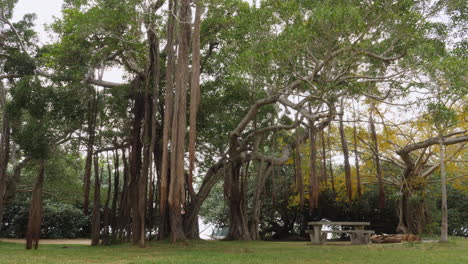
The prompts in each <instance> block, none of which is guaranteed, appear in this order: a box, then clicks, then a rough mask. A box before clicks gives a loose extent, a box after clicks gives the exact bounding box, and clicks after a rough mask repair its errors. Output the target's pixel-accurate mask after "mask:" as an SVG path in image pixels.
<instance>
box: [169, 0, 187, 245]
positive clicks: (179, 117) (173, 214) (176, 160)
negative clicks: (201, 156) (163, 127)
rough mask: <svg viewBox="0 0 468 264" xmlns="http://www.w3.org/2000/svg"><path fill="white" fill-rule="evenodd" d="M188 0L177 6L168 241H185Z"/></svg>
mask: <svg viewBox="0 0 468 264" xmlns="http://www.w3.org/2000/svg"><path fill="white" fill-rule="evenodd" d="M190 12H191V10H190V0H182V4H181V7H180V14H179V18H180V23H179V26H180V30H179V34H180V35H179V43H180V44H179V53H178V58H177V59H178V60H177V66H176V72H175V81H176V84H175V87H176V88H175V99H174V103H175V104H174V113H173V114H174V115H173V118H172V142H171V143H172V144H171V148H172V147H173V148H172V152H171V162H170V163H171V169H170V170H171V182H170V185H169V200H168V201H169V215H170V219H169V222H170V225H171V241H172V242H175V241H180V240H182V241H183V240H185V239H186V237H185V233H184V227H183V219H182V213H183V210H184V208H183V205H184V202H185V190H184V187H185V170H184V163H185V162H184V154H185V131H186V110H187V109H186V96H187V95H186V93H187V86H188V77H189V76H188V75H189V68H188V63H189V47H190V31H191V30H190Z"/></svg>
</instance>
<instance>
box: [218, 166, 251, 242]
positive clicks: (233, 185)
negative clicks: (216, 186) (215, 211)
mask: <svg viewBox="0 0 468 264" xmlns="http://www.w3.org/2000/svg"><path fill="white" fill-rule="evenodd" d="M241 166H242V165H241V163H240V162H239V161H231V162H230V163H229V164H228V166H227V168H226V171H225V177H224V194H225V196H226V198H227V199H228V202H229V233H228V235H227V237H226V240H251V237H250V232H249V228H248V225H247V212H246V210H245V209H244V207H243V206H242V205H243V203H244V199H245V196H244V195H243V193H242V192H241V191H240V189H239V185H240V181H239V180H240V170H241Z"/></svg>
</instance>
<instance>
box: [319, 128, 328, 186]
mask: <svg viewBox="0 0 468 264" xmlns="http://www.w3.org/2000/svg"><path fill="white" fill-rule="evenodd" d="M320 140H321V143H322V181H323V182H324V184H325V188H328V179H327V178H328V177H327V152H326V143H325V127H324V128H322V129H321V130H320Z"/></svg>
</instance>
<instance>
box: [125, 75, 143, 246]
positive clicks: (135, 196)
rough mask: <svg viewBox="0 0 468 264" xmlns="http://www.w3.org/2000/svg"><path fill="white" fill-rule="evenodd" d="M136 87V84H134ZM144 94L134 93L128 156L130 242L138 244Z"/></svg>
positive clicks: (141, 186) (140, 228) (140, 220)
mask: <svg viewBox="0 0 468 264" xmlns="http://www.w3.org/2000/svg"><path fill="white" fill-rule="evenodd" d="M136 86H137V87H138V84H137V85H136ZM144 107H145V105H144V96H143V95H142V94H141V93H137V94H136V95H135V103H134V106H133V121H132V131H131V139H130V140H131V156H130V164H129V165H130V182H129V198H130V207H131V216H132V226H131V227H132V243H133V244H135V245H138V244H140V242H141V241H140V239H144V237H143V238H141V235H142V232H141V230H142V228H144V226H142V221H144V220H142V219H141V218H143V217H144V214H143V215H142V214H141V202H140V201H141V199H142V196H143V195H144V196H145V197H146V189H145V188H144V187H146V182H144V183H145V184H144V185H143V184H142V183H141V182H140V178H141V177H144V176H142V159H141V156H142V147H143V146H142V139H141V126H142V119H143V117H144ZM143 199H144V198H143ZM144 209H145V207H143V211H144Z"/></svg>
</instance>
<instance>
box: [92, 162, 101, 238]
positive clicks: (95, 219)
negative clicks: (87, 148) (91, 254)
mask: <svg viewBox="0 0 468 264" xmlns="http://www.w3.org/2000/svg"><path fill="white" fill-rule="evenodd" d="M100 208H101V183H100V180H99V157H98V155H97V154H96V155H94V200H93V212H92V215H91V246H96V245H99V237H100V232H101V212H100Z"/></svg>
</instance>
